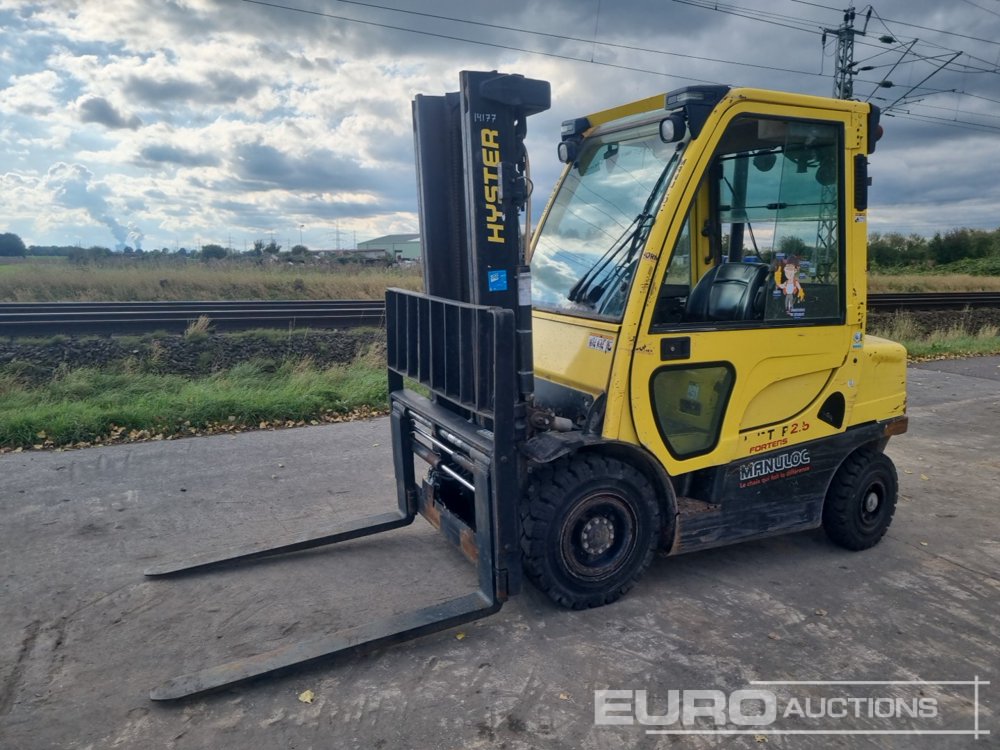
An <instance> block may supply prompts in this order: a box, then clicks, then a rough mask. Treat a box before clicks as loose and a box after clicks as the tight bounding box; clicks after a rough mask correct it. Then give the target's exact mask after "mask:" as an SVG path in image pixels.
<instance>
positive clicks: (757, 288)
mask: <svg viewBox="0 0 1000 750" xmlns="http://www.w3.org/2000/svg"><path fill="white" fill-rule="evenodd" d="M768 276H769V274H768V268H767V266H766V265H764V264H763V263H740V262H734V263H721V264H719V265H717V266H714V267H713V268H711V269H710V270H709V271H708V273H706V274H705V275H704V276H702V277H701V279H700V280H699V281H698V283H697V284H695V287H694V289H692V290H691V293H690V294H689V295H688V298H687V304H686V305H685V308H684V320H685V321H686V322H708V321H725V320H763V319H764V303H765V301H766V290H767V278H768Z"/></svg>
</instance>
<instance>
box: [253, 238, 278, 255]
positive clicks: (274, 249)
mask: <svg viewBox="0 0 1000 750" xmlns="http://www.w3.org/2000/svg"><path fill="white" fill-rule="evenodd" d="M253 244H254V247H257V243H256V242H255V243H253ZM264 252H265V253H267V254H268V255H277V254H278V253H279V252H281V245H278V244H277V243H275V241H274V240H271V241H270V242H268V243H267V244H266V245H264Z"/></svg>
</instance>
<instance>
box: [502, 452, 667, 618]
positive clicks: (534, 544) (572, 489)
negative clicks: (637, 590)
mask: <svg viewBox="0 0 1000 750" xmlns="http://www.w3.org/2000/svg"><path fill="white" fill-rule="evenodd" d="M659 529H660V510H659V505H658V504H657V501H656V496H655V494H654V492H653V487H652V485H651V484H650V483H649V480H648V479H646V477H645V476H644V475H643V474H642V473H641V472H639V471H638V470H636V469H634V468H633V467H631V466H629V465H628V464H626V463H624V462H622V461H619V460H617V459H614V458H606V457H603V456H599V455H596V454H589V455H588V454H584V455H579V456H572V457H569V458H564V459H560V460H559V461H556V462H554V463H552V464H550V465H547V466H543V467H541V468H540V469H539V470H538V471H537V472H536V473H535V475H534V477H533V480H532V481H531V483H530V484H529V486H528V493H527V497H526V498H525V502H524V503H523V505H522V509H521V551H522V559H523V562H524V570H525V574H526V575H527V576H528V578H529V579H530V580H531V581H532V582H533V583H534V584H535V585H536V586H538V588H540V589H541V590H542V591H544V592H545V593H546V594H548V596H549V597H550V598H551V599H552V600H553V601H554V602H556V603H557V604H559V605H561V606H564V607H571V608H573V609H584V608H587V607H599V606H601V605H602V604H610V603H611V602H613V601H615V600H616V599H618V598H619V597H621V596H622V595H623V594H625V593H626V592H627V591H628V590H629V589H630V588H632V586H633V585H634V584H635V582H636V581H637V580H639V578H640V577H641V576H642V574H643V573H644V572H645V570H646V568H647V567H649V564H650V562H651V561H652V559H653V553H654V552H655V551H656V544H657V540H658V535H659Z"/></svg>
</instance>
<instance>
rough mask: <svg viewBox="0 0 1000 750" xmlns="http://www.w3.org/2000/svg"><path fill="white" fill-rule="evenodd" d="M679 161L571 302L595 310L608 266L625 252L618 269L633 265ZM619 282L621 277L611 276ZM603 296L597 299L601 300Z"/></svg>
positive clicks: (664, 174)
mask: <svg viewBox="0 0 1000 750" xmlns="http://www.w3.org/2000/svg"><path fill="white" fill-rule="evenodd" d="M676 161H677V153H675V154H674V156H673V157H672V158H671V159H670V161H669V162H667V164H666V166H664V167H663V171H662V172H660V176H659V177H657V178H656V184H654V185H653V189H652V190H650V192H649V195H648V196H647V197H646V203H645V204H644V205H643V207H642V211H640V212H639V215H638V216H636V217H635V219H633V220H632V223H631V224H629V225H628V226H627V227H625V230H624V231H623V232H622V233H621V235H619V237H618V239H617V240H615V242H614V244H612V245H611V247H609V248H608V249H607V251H605V253H604V254H603V255H602V256H601V257H600V258H598V260H597V262H596V263H595V264H594V265H593V266H591V267H590V269H588V270H587V272H586V273H584V274H583V276H581V277H580V278H579V279H578V280H577V282H576V283H575V284H574V285H573V287H572V288H571V289H570V290H569V293H568V294H567V295H566V296H567V298H568V299H569V300H570V302H579V303H583V304H589V305H591V306H592V307H593V305H594V302H595V301H596V300H592V299H590V297H591V296H592V291H593V287H594V282H595V281H596V280H597V279H598V278H599V277H600V276H601V275H602V274H603V272H604V270H605V269H606V268H607V267H608V265H609V264H611V263H612V262H615V261H616V260H617V259H618V258H619V256H621V254H622V252H623V251H625V250H626V249H627V250H628V253H627V254H626V256H625V257H624V258H623V259H622V260H621V261H619V262H617V264H616V266H615V268H616V269H621V268H624V267H625V266H626V265H628V264H629V263H631V262H632V259H633V258H634V257H635V254H636V251H637V250H638V249H639V248H640V247H641V246H642V243H643V242H644V241H645V239H646V234H647V233H648V230H649V228H650V227H651V226H652V219H653V214H652V213H651V211H652V210H653V206H654V205H656V202H657V198H659V197H660V196H661V195H662V189H663V187H664V184H665V182H666V178H667V175H668V174H670V172H671V171H672V169H671V168H672V167H673V165H674V163H675V162H676ZM612 275H613V276H614V277H615V278H617V276H618V274H612ZM600 292H601V294H603V293H604V289H603V288H601V289H600ZM600 296H601V295H600V294H598V295H597V298H598V299H599V298H600Z"/></svg>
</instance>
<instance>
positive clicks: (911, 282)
mask: <svg viewBox="0 0 1000 750" xmlns="http://www.w3.org/2000/svg"><path fill="white" fill-rule="evenodd" d="M422 284H423V282H422V279H421V271H420V267H419V266H410V267H406V268H402V267H400V268H371V267H362V266H353V265H346V266H341V265H329V266H311V265H298V264H296V265H288V264H275V265H270V266H268V265H261V266H257V265H251V264H248V263H245V262H240V263H228V262H222V263H218V264H211V265H206V264H204V263H199V262H197V261H189V262H187V263H181V262H176V261H174V262H166V263H152V262H150V263H146V262H143V263H138V262H137V263H134V264H132V265H127V264H125V263H114V264H111V265H99V264H95V265H82V266H78V265H74V264H71V263H68V262H65V261H62V260H61V259H58V258H39V259H32V260H29V261H26V262H17V263H6V264H0V302H71V301H77V302H83V301H95V302H101V301H109V302H110V301H138V300H199V299H200V300H214V299H254V300H258V299H259V300H267V299H381V298H382V296H383V295H384V293H385V290H386V288H387V287H392V286H395V287H401V288H403V289H417V290H419V289H420V288H421V287H422ZM869 290H870V291H872V292H876V293H877V292H974V291H981V292H997V291H1000V276H974V275H971V274H947V275H933V274H927V273H920V274H916V273H913V274H895V273H894V274H873V275H871V276H870V277H869Z"/></svg>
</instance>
